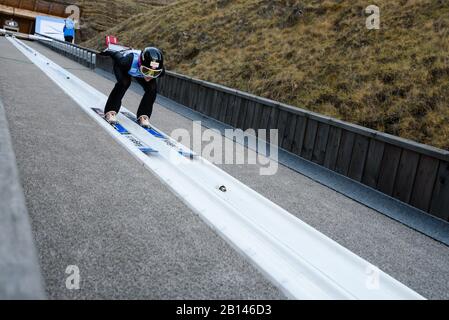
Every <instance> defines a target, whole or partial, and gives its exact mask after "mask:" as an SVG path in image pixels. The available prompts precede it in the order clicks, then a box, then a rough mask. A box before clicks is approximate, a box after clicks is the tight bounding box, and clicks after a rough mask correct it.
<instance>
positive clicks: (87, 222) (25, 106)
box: [0, 38, 285, 299]
mask: <svg viewBox="0 0 449 320" xmlns="http://www.w3.org/2000/svg"><path fill="white" fill-rule="evenodd" d="M0 52H1V58H0V64H1V67H0V68H1V70H2V72H1V74H0V88H1V89H0V95H1V96H2V97H3V101H4V104H5V109H6V113H7V118H8V120H9V123H10V128H11V136H12V140H13V144H14V149H15V151H16V155H17V161H18V166H19V170H20V174H21V179H22V183H23V187H24V190H25V197H26V200H27V204H28V209H29V213H30V217H31V221H32V227H33V231H34V236H35V239H36V244H37V248H38V251H39V258H40V264H41V267H42V272H43V277H44V280H45V284H46V291H47V294H48V296H49V297H50V298H54V299H106V298H108V299H141V298H145V299H282V298H285V297H284V296H283V295H282V294H281V293H280V291H279V290H278V289H277V288H275V287H274V286H273V285H272V284H271V283H269V282H268V280H266V279H265V278H264V277H262V276H261V275H260V274H259V273H258V271H256V269H255V268H253V267H252V266H251V265H249V263H248V262H246V261H245V260H244V259H243V258H242V257H241V256H240V255H238V254H237V253H236V252H235V251H234V250H233V249H231V247H230V246H229V245H228V244H227V243H225V242H224V241H223V240H222V239H221V238H219V237H218V236H217V235H216V234H215V233H214V232H213V231H212V230H211V229H210V228H209V227H207V226H206V225H205V224H204V223H203V222H202V221H201V220H200V219H199V217H197V216H196V215H195V214H194V213H193V212H192V211H191V210H189V209H188V208H187V207H186V206H185V205H184V204H182V203H181V202H180V201H179V200H178V199H177V198H176V197H175V196H174V195H173V194H172V193H170V191H169V190H168V189H167V188H166V187H165V186H164V185H163V184H162V183H160V182H159V181H158V180H157V178H156V177H154V176H153V175H152V174H151V173H150V172H148V171H147V170H145V169H143V167H142V166H141V165H140V164H139V163H138V162H137V161H135V160H134V158H133V157H132V156H131V155H130V154H128V152H127V151H126V150H125V149H123V148H122V147H121V146H119V145H118V144H117V143H116V142H114V141H113V140H112V139H111V137H110V136H109V135H108V134H107V133H106V132H105V131H104V130H103V129H101V128H100V127H99V126H98V125H97V124H96V123H95V122H94V121H93V120H91V119H90V118H89V117H88V116H87V115H86V114H85V113H84V112H80V111H81V109H80V108H79V107H78V106H77V104H76V103H75V102H74V101H72V100H71V99H70V98H68V97H67V96H66V95H65V94H64V93H63V92H62V91H61V90H60V89H58V88H56V87H55V86H54V83H53V82H52V81H51V80H50V79H48V78H47V77H46V76H45V75H44V74H43V73H42V72H41V71H40V70H39V69H38V68H37V67H35V66H34V65H32V64H30V62H29V61H27V59H26V58H25V57H24V56H23V55H22V54H21V53H19V52H18V51H17V50H16V49H15V48H14V47H13V46H12V45H11V44H10V43H9V42H7V41H6V40H5V39H4V38H0ZM69 265H76V266H77V267H78V268H79V270H80V279H81V282H80V290H68V289H67V288H66V278H67V277H69V274H66V273H65V271H66V268H67V267H68V266H69Z"/></svg>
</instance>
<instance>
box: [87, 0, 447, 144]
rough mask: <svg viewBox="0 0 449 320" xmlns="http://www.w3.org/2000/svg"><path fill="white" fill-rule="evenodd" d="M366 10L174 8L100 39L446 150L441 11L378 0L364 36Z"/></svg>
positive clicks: (343, 1) (185, 0)
mask: <svg viewBox="0 0 449 320" xmlns="http://www.w3.org/2000/svg"><path fill="white" fill-rule="evenodd" d="M370 3H371V2H366V1H362V0H340V1H330V0H324V1H315V0H302V1H289V0H217V1H212V0H203V1H200V0H180V1H176V2H175V3H174V4H171V5H168V6H164V7H152V8H151V9H149V10H146V11H144V12H141V13H139V14H137V15H134V16H133V17H132V18H130V19H128V20H126V21H124V22H123V23H121V24H119V25H118V26H116V27H114V28H113V29H111V30H108V31H107V33H109V34H116V35H118V36H119V38H120V40H121V42H123V43H125V44H128V45H131V46H134V47H143V46H146V45H148V44H153V45H156V46H159V47H160V48H162V49H163V51H164V52H165V54H166V57H167V59H168V66H169V69H171V70H175V71H178V72H181V73H184V74H187V75H190V76H194V77H197V78H201V79H205V80H209V81H213V82H217V83H220V84H224V85H227V86H230V87H234V88H238V89H241V90H244V91H249V92H252V93H255V94H258V95H261V96H264V97H268V98H272V99H276V100H280V101H283V102H286V103H289V104H292V105H296V106H298V107H302V108H306V109H309V110H313V111H316V112H320V113H324V114H327V115H330V116H334V117H337V118H340V119H343V120H346V121H350V122H354V123H358V124H360V125H363V126H367V127H370V128H373V129H377V130H381V131H385V132H388V133H391V134H395V135H399V136H402V137H405V138H409V139H413V140H416V141H419V142H423V143H427V144H431V145H434V146H437V147H441V148H446V149H449V102H448V99H447V97H448V94H449V2H448V1H442V0H398V1H387V0H377V1H375V3H376V5H378V6H379V7H380V8H381V29H380V30H367V28H366V26H365V20H366V17H367V15H366V14H365V13H364V8H365V7H366V6H367V5H368V4H370ZM300 10H302V14H301V13H300V12H301V11H300ZM103 35H104V34H102V35H101V36H98V37H96V38H94V39H91V40H90V41H88V42H87V43H86V44H87V45H89V46H96V47H99V46H100V44H101V43H103Z"/></svg>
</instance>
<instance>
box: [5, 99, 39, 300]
mask: <svg viewBox="0 0 449 320" xmlns="http://www.w3.org/2000/svg"><path fill="white" fill-rule="evenodd" d="M8 127H9V126H8V122H7V120H6V115H5V109H4V107H3V103H2V100H1V97H0V300H2V299H43V298H45V295H44V289H43V282H42V277H41V274H40V270H39V265H38V262H37V254H36V249H35V245H34V241H33V236H32V234H31V228H30V222H29V215H28V211H27V207H26V204H25V198H24V196H23V190H22V186H21V183H20V180H19V176H18V170H17V164H16V158H15V155H14V151H13V147H12V143H11V138H10V134H9V129H8Z"/></svg>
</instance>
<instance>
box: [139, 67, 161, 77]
mask: <svg viewBox="0 0 449 320" xmlns="http://www.w3.org/2000/svg"><path fill="white" fill-rule="evenodd" d="M140 72H141V73H142V74H143V75H144V76H145V77H147V78H153V79H156V78H157V77H159V76H160V75H161V74H162V69H158V70H154V69H151V68H148V67H145V66H140Z"/></svg>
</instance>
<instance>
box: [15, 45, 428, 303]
mask: <svg viewBox="0 0 449 320" xmlns="http://www.w3.org/2000/svg"><path fill="white" fill-rule="evenodd" d="M8 40H9V41H10V42H11V43H12V44H13V45H14V46H15V47H16V48H17V49H18V50H20V51H21V52H22V53H23V54H24V55H25V56H27V57H28V58H29V59H30V60H31V61H32V62H33V63H34V64H35V65H36V66H37V67H39V68H40V69H41V70H42V71H43V72H44V73H45V74H46V75H47V76H48V77H49V78H50V79H52V80H53V81H54V82H55V83H56V84H57V85H58V86H59V87H60V88H61V89H62V90H64V91H65V92H66V93H67V95H69V96H70V97H71V98H72V99H73V100H74V101H76V103H78V104H79V106H80V107H81V109H83V110H84V111H85V112H86V113H87V114H89V115H90V116H91V117H92V118H93V119H94V120H95V121H96V122H97V123H98V124H99V125H100V126H101V127H102V128H103V129H104V130H106V131H107V132H109V133H110V134H111V136H112V137H113V138H114V139H115V140H117V141H118V142H119V143H121V144H122V145H123V146H124V147H125V148H126V149H127V150H128V151H129V152H130V153H131V154H132V155H133V156H134V157H135V158H136V159H137V160H138V161H140V162H142V163H143V164H144V166H145V168H147V169H149V170H150V171H151V172H153V173H154V174H155V175H156V176H157V177H158V178H159V179H160V180H161V181H162V182H164V183H165V184H166V185H168V187H169V188H170V189H171V190H172V191H173V192H174V193H175V194H176V195H177V196H178V197H179V198H180V199H182V201H183V202H184V203H186V204H187V205H188V206H189V207H190V208H191V209H192V210H193V211H194V212H195V213H197V214H198V215H199V216H200V217H201V218H202V219H203V220H204V221H205V222H206V223H207V224H208V225H210V226H211V227H212V228H213V229H214V230H215V231H216V232H217V233H218V234H219V235H220V236H222V237H223V238H224V239H225V240H226V241H227V242H228V243H229V244H231V245H232V246H233V247H234V248H235V249H236V250H237V251H239V252H240V253H241V254H242V255H243V256H245V257H246V258H247V259H248V260H249V261H251V262H252V263H253V264H254V265H255V266H256V267H258V269H259V270H260V271H261V272H262V273H263V274H264V275H265V276H267V277H268V278H269V279H270V280H271V281H272V282H273V283H274V284H275V285H277V286H278V287H279V288H280V289H281V290H282V291H283V292H284V293H285V294H286V295H287V296H288V297H289V298H292V299H423V297H422V296H420V295H419V294H417V293H416V292H414V291H413V290H411V289H410V288H408V287H407V286H405V285H403V284H402V283H400V282H398V281H397V280H395V279H394V278H392V277H391V276H389V275H388V274H386V273H384V272H382V271H380V270H379V269H377V268H376V267H374V266H373V265H371V264H370V263H369V262H367V261H365V260H363V259H362V258H360V257H359V256H357V255H356V254H354V253H352V252H351V251H349V250H347V249H346V248H344V247H342V246H341V245H339V244H338V243H336V242H335V241H333V240H332V239H330V238H328V237H326V236H325V235H323V234H321V233H320V232H318V231H317V230H315V229H314V228H312V227H310V226H309V225H307V224H306V223H304V222H302V221H301V220H300V219H298V218H296V217H294V216H293V215H292V214H290V213H289V212H287V211H285V210H284V209H282V208H281V207H279V206H278V205H276V204H274V203H273V202H271V201H269V200H268V199H266V198H264V197H263V196H261V195H260V194H258V193H257V192H255V191H254V190H252V189H250V188H249V187H247V186H246V185H244V184H243V183H241V182H240V181H238V180H236V179H234V178H233V177H231V176H230V175H228V174H227V173H225V172H224V171H222V170H220V169H219V168H217V167H216V166H214V165H212V164H211V163H209V162H208V161H206V160H204V159H202V158H201V157H199V158H197V159H195V160H193V161H192V160H190V159H187V158H186V157H184V156H182V155H181V154H179V153H178V151H177V150H176V149H174V148H173V147H172V146H170V145H169V144H167V143H165V142H164V141H163V140H161V139H158V138H157V137H155V136H152V135H151V134H149V133H148V132H147V131H146V130H144V129H142V128H141V127H139V126H138V125H137V124H136V123H135V122H133V121H131V120H130V119H128V118H127V117H125V116H123V115H121V114H120V115H119V122H120V123H121V124H122V125H123V126H124V127H125V128H126V129H127V130H128V131H129V132H130V133H131V134H132V135H134V136H135V137H137V138H138V139H140V140H141V141H142V142H144V143H145V144H147V145H148V146H151V147H152V148H155V149H157V150H158V151H159V153H157V154H153V155H146V154H144V153H142V152H141V151H140V150H139V149H138V148H137V147H136V146H135V145H133V143H132V142H130V140H129V139H126V138H124V137H123V136H122V135H120V133H118V132H117V131H116V130H115V129H114V128H112V127H111V126H110V125H108V124H107V123H106V122H105V121H104V120H103V119H101V118H100V117H99V116H98V115H97V114H96V113H95V112H94V111H92V108H101V109H102V108H103V106H104V104H105V101H106V99H107V97H106V96H105V95H103V94H102V93H100V92H99V91H97V90H96V89H95V88H93V87H91V86H90V85H88V84H87V83H85V82H84V81H82V80H81V79H79V78H77V77H76V76H75V75H73V74H71V73H69V72H67V71H66V70H65V69H63V68H62V67H60V66H58V65H57V64H55V63H53V62H52V61H51V60H49V59H48V58H46V57H45V56H43V55H42V54H40V53H39V52H37V51H35V50H34V49H32V48H30V47H29V46H27V45H26V44H24V43H23V42H22V41H19V40H17V39H15V38H11V37H9V38H8ZM122 111H125V112H126V111H127V110H126V109H125V108H123V109H122ZM222 185H224V186H226V188H227V192H222V191H220V190H219V188H220V186H222Z"/></svg>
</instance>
